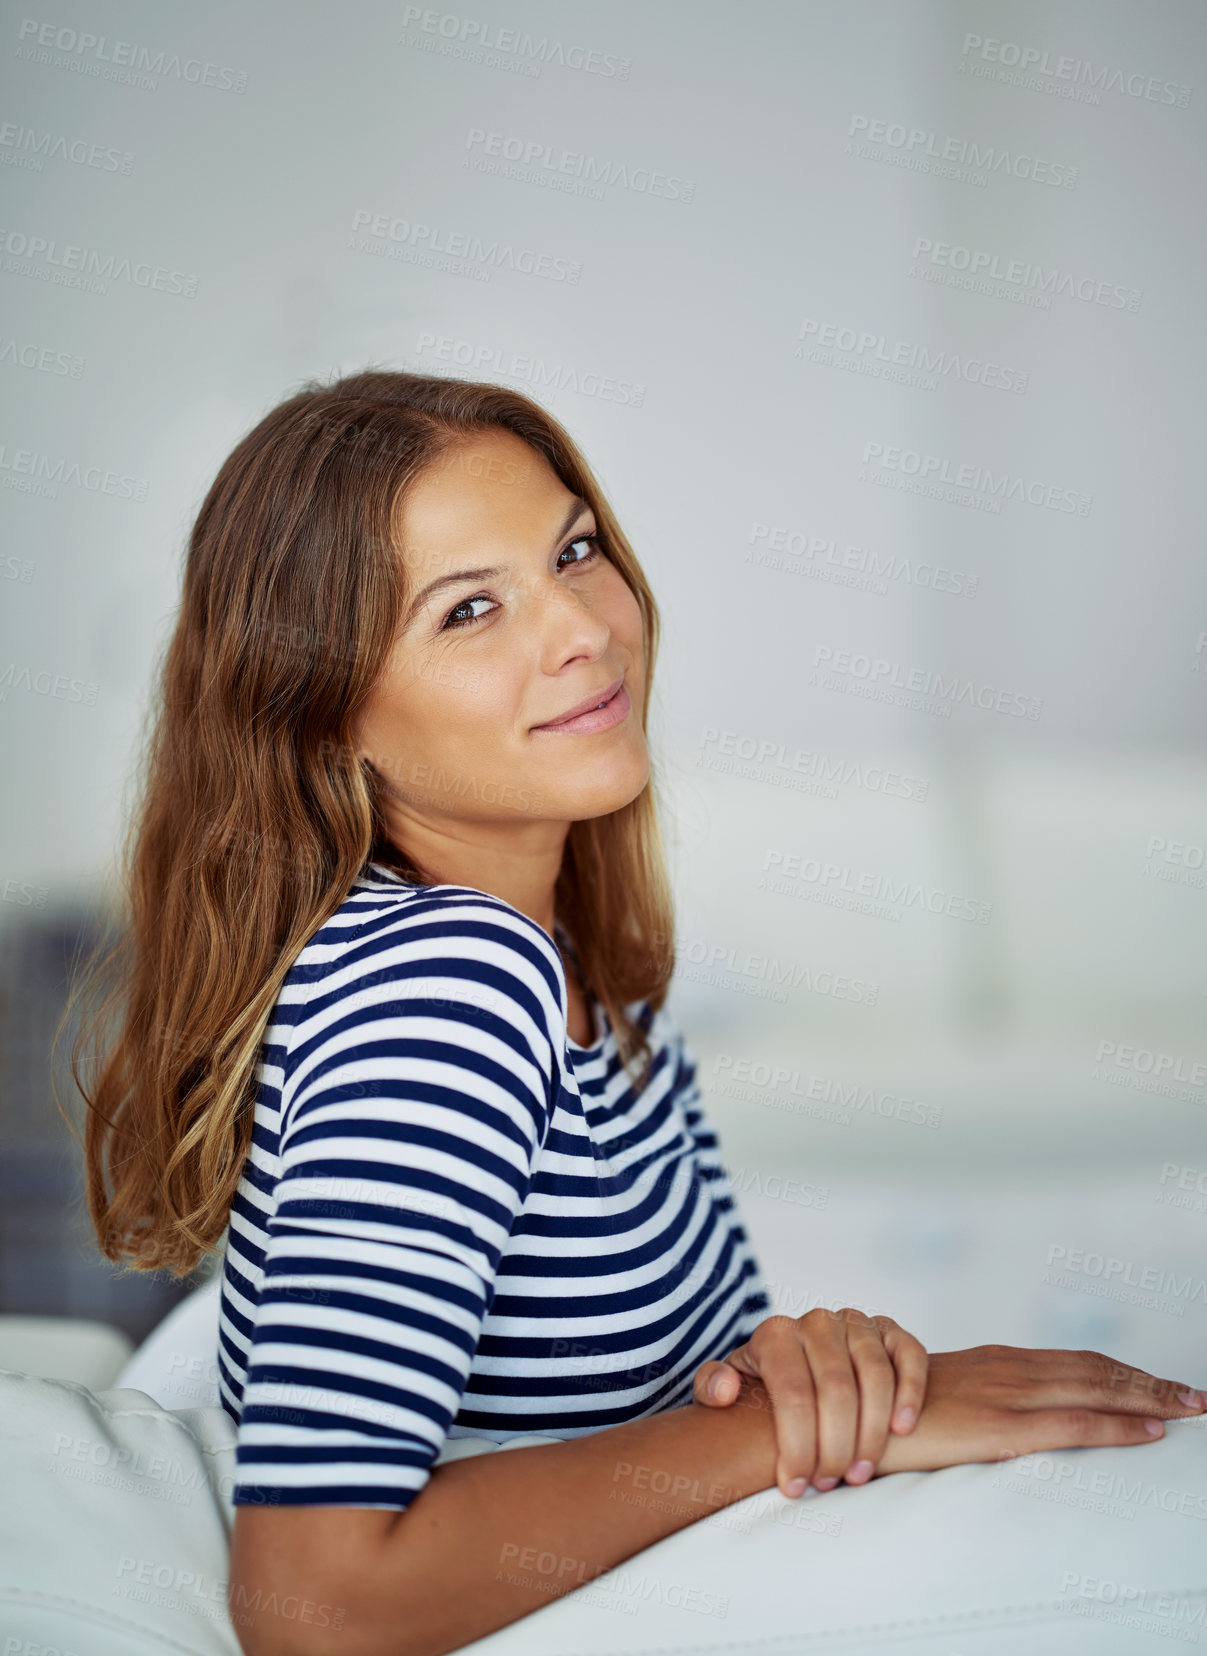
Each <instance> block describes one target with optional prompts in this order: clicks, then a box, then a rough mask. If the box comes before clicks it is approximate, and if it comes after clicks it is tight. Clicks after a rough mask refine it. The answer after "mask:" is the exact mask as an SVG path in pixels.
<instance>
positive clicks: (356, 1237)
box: [218, 862, 770, 1511]
mask: <svg viewBox="0 0 1207 1656" xmlns="http://www.w3.org/2000/svg"><path fill="white" fill-rule="evenodd" d="M558 936H559V939H560V940H562V941H563V946H564V947H566V949H567V951H568V952H569V951H570V943H569V940H568V939H566V938H565V934H564V932H562V931H561V929H560V927H559V928H558ZM626 1010H627V1011H628V1013H629V1015H630V1016H633V1017H635V1018H637V1020H638V1021H639V1022H640V1024H641V1026H642V1027H643V1028H644V1029H645V1030H646V1031H647V1034H648V1036H649V1040H650V1045H651V1050H652V1053H653V1062H652V1066H651V1072H650V1079H649V1080H648V1082H647V1084H646V1087H645V1090H644V1091H643V1092H642V1093H641V1094H640V1095H638V1094H637V1093H635V1092H634V1090H633V1088H632V1085H631V1083H630V1081H629V1078H628V1076H627V1074H626V1073H625V1071H624V1069H623V1068H622V1066H621V1063H620V1057H619V1053H618V1050H617V1046H616V1040H615V1035H614V1034H613V1032H612V1030H611V1028H610V1026H609V1025H608V1022H607V1019H606V1017H605V1015H604V1013H603V1011H602V1008H597V1009H596V1019H597V1021H596V1027H595V1036H596V1038H595V1042H594V1044H593V1045H592V1046H590V1047H582V1046H579V1045H577V1043H575V1042H573V1041H571V1040H570V1039H569V1036H568V1034H567V1029H566V1015H567V1014H566V986H565V974H564V971H563V968H562V962H561V958H560V956H559V954H558V949H557V947H556V945H555V944H554V942H553V940H552V939H551V938H550V937H549V935H548V934H547V933H546V932H545V931H544V929H543V928H542V927H540V926H538V925H537V924H536V922H535V921H533V920H531V919H529V918H528V916H526V915H524V914H521V913H520V912H519V911H518V910H516V909H514V908H512V907H511V905H510V904H508V903H505V902H504V901H503V900H502V899H500V898H497V897H493V896H491V895H489V894H487V893H484V892H481V891H476V890H474V889H472V888H470V887H467V886H456V885H439V886H427V887H424V886H415V885H409V884H407V883H406V882H404V881H402V880H401V879H399V878H398V877H397V876H396V875H395V874H393V873H392V871H390V870H388V869H386V868H384V867H383V866H382V865H380V864H378V863H375V862H370V863H368V864H366V865H365V867H364V868H363V869H362V870H361V873H360V874H359V875H358V877H357V879H356V881H355V882H354V884H353V886H352V889H351V891H350V892H349V895H348V897H347V898H346V899H345V901H344V902H343V904H342V905H341V906H340V908H339V909H338V910H337V911H336V913H335V914H334V915H333V916H332V917H331V918H330V919H329V920H328V921H326V922H325V924H324V925H323V926H322V927H320V928H319V930H318V931H317V932H316V933H315V935H314V936H313V937H312V938H311V940H310V941H309V943H307V945H306V947H305V948H304V949H303V950H302V952H301V954H300V955H299V956H298V959H297V960H296V961H295V962H294V964H293V967H292V968H291V970H290V972H289V975H288V977H287V978H286V981H285V983H284V985H283V987H282V989H281V992H280V995H279V996H278V999H277V1003H276V1006H275V1008H274V1010H273V1014H272V1018H271V1020H270V1023H269V1027H268V1029H267V1031H266V1033H265V1037H264V1042H263V1045H262V1048H261V1054H260V1062H259V1067H258V1071H257V1092H256V1103H255V1117H254V1128H253V1138H252V1145H251V1150H250V1153H249V1155H248V1158H247V1161H246V1163H245V1166H244V1170H243V1174H242V1177H241V1179H240V1183H239V1187H238V1190H237V1193H236V1196H235V1200H234V1203H233V1205H232V1208H231V1215H230V1224H229V1227H228V1231H227V1237H226V1243H225V1250H224V1254H223V1264H222V1280H221V1293H220V1300H219V1336H218V1339H219V1350H218V1377H219V1393H220V1398H221V1402H222V1406H223V1407H224V1408H225V1409H226V1411H227V1413H228V1414H229V1415H230V1416H231V1417H232V1418H233V1419H234V1420H235V1422H236V1423H237V1425H238V1436H237V1443H236V1487H235V1491H234V1501H235V1504H236V1505H247V1504H292V1505H338V1506H357V1507H362V1506H363V1507H381V1508H388V1509H391V1510H395V1511H398V1510H403V1509H405V1508H406V1507H407V1506H408V1505H409V1504H410V1502H411V1501H412V1500H413V1499H414V1497H415V1495H416V1494H418V1493H419V1491H420V1490H421V1489H422V1488H423V1486H424V1484H425V1483H426V1482H427V1480H428V1477H429V1476H430V1472H431V1467H432V1464H433V1462H434V1461H435V1459H436V1457H437V1456H438V1454H439V1453H440V1450H441V1447H442V1446H443V1444H444V1442H445V1440H446V1439H447V1438H456V1437H465V1436H478V1437H486V1438H490V1439H491V1440H493V1441H494V1442H496V1443H504V1442H506V1441H507V1440H508V1439H510V1438H512V1437H515V1436H517V1435H519V1434H530V1433H541V1434H548V1435H550V1436H554V1437H562V1438H567V1437H576V1436H580V1435H583V1434H585V1433H588V1432H594V1431H598V1430H600V1429H601V1428H604V1427H607V1426H611V1425H617V1424H620V1423H622V1422H625V1421H630V1420H637V1419H641V1418H643V1417H645V1416H648V1415H651V1414H654V1413H657V1412H658V1411H659V1410H662V1409H667V1408H674V1407H677V1406H679V1405H680V1404H684V1403H687V1402H688V1401H690V1397H691V1387H692V1380H693V1377H694V1375H695V1371H696V1369H697V1368H698V1367H699V1365H700V1364H701V1363H702V1362H704V1361H705V1360H706V1359H707V1358H709V1357H721V1356H724V1355H725V1353H726V1351H728V1350H729V1349H731V1348H732V1347H733V1346H734V1345H736V1344H738V1343H739V1342H740V1341H742V1340H744V1339H746V1338H748V1337H749V1335H750V1333H752V1332H753V1330H754V1328H755V1327H756V1326H757V1324H758V1323H759V1322H760V1321H762V1320H763V1318H764V1317H765V1316H766V1315H768V1312H769V1309H770V1302H769V1300H768V1296H767V1293H766V1290H765V1287H764V1285H763V1282H762V1278H761V1275H760V1272H759V1268H758V1265H757V1262H756V1260H755V1258H754V1255H753V1252H752V1250H751V1247H750V1244H749V1239H748V1237H747V1233H746V1231H745V1228H744V1226H743V1224H742V1222H741V1218H740V1215H739V1213H738V1210H737V1207H736V1204H735V1201H734V1197H733V1193H732V1190H731V1188H730V1185H729V1180H728V1177H727V1175H726V1173H725V1169H724V1166H723V1164H722V1161H721V1156H720V1146H719V1144H718V1140H717V1137H716V1134H715V1132H714V1131H713V1129H712V1127H711V1125H710V1123H709V1121H708V1119H707V1116H706V1114H705V1111H704V1108H703V1104H702V1101H701V1097H700V1091H699V1087H698V1084H697V1080H696V1063H695V1060H694V1058H693V1057H692V1055H691V1053H690V1050H689V1049H688V1047H687V1045H686V1043H685V1042H684V1040H683V1038H682V1036H681V1035H680V1034H679V1032H678V1031H677V1029H676V1028H675V1026H674V1024H673V1022H672V1020H671V1018H670V1016H669V1014H668V1013H667V1012H666V1010H665V1008H661V1009H659V1011H658V1012H656V1013H655V1012H653V1011H652V1010H651V1008H650V1007H649V1005H648V1003H647V1002H644V1001H638V1002H635V1003H633V1004H632V1005H630V1006H629V1007H628V1008H627V1009H626Z"/></svg>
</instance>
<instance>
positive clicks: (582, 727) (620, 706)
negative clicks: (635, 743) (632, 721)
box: [532, 673, 630, 736]
mask: <svg viewBox="0 0 1207 1656" xmlns="http://www.w3.org/2000/svg"><path fill="white" fill-rule="evenodd" d="M629 706H630V703H629V697H628V692H627V691H626V690H625V687H624V674H623V673H622V674H621V676H620V677H619V678H618V679H617V680H616V682H615V684H613V685H611V686H610V687H609V688H608V689H607V690H605V691H604V693H603V695H602V696H598V697H596V698H595V700H593V701H589V702H587V703H586V704H585V705H583V704H582V703H580V704H579V706H578V707H577V708H575V709H572V710H571V711H570V712H569V713H565V714H563V715H562V717H561V718H560V719H552V720H550V722H549V723H548V724H542V725H533V727H532V728H533V730H534V731H537V730H548V731H560V732H563V733H565V734H568V735H575V736H578V735H584V736H585V735H589V734H591V733H592V732H593V731H597V730H610V729H611V727H612V726H613V725H616V724H619V723H620V722H621V720H622V719H624V718H625V717H626V716H627V714H628V711H629Z"/></svg>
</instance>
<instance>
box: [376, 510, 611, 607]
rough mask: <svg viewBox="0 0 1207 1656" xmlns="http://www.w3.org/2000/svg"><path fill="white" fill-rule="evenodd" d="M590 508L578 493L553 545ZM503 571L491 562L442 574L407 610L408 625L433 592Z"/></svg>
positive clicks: (483, 579) (483, 578)
mask: <svg viewBox="0 0 1207 1656" xmlns="http://www.w3.org/2000/svg"><path fill="white" fill-rule="evenodd" d="M590 510H591V503H590V501H587V500H582V499H580V498H579V496H578V495H575V497H574V500H573V503H572V504H571V507H570V510H569V511H568V512H567V513H566V516H565V518H564V519H563V520H562V526H561V528H560V529H559V530H558V532H557V534H556V535H555V536H554V537H553V545H554V546H556V545H557V543H558V541H559V540H561V538H562V536H563V535H564V534H565V533H566V531H567V529H569V528H570V527H571V525H572V524H574V523H575V522H576V521H577V519H579V518H580V517H582V515H583V513H584V512H586V511H590ZM502 573H503V571H502V568H501V566H500V565H499V564H490V565H485V566H483V567H481V568H479V569H459V570H457V572H456V574H453V575H441V576H439V577H438V578H437V579H436V580H434V581H429V582H428V584H427V586H425V587H424V588H423V590H422V592H420V593H419V594H418V595H417V596H416V598H415V599H414V601H413V603H412V604H411V607H410V609H409V610H408V611H407V618H406V625H407V626H410V624H411V622H412V621H413V620H414V619H415V617H416V616H417V615H418V614H419V611H420V610H421V609H422V608H423V606H424V604H425V603H426V602H427V600H428V599H429V598H430V597H431V596H432V595H433V593H437V592H440V591H442V590H443V588H444V587H450V586H456V585H457V584H458V583H459V582H461V581H485V580H488V579H489V578H490V577H491V576H492V575H501V574H502Z"/></svg>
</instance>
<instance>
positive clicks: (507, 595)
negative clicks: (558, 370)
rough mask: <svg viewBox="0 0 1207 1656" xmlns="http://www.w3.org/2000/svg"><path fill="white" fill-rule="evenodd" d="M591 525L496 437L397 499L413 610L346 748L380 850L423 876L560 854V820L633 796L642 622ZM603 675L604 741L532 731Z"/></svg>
mask: <svg viewBox="0 0 1207 1656" xmlns="http://www.w3.org/2000/svg"><path fill="white" fill-rule="evenodd" d="M596 527H597V525H596V522H595V517H594V514H593V513H592V512H591V510H590V509H589V508H588V507H584V506H582V505H580V504H579V503H578V502H577V500H576V497H575V496H574V495H573V494H572V493H571V491H570V490H569V489H567V488H566V486H565V485H564V484H563V483H562V482H561V481H560V480H559V478H558V477H557V475H556V474H555V473H554V471H553V470H552V468H551V467H550V465H549V463H548V462H547V461H546V460H545V458H544V457H543V456H542V455H540V454H538V453H537V452H536V451H535V450H534V449H531V448H530V447H529V446H528V445H527V444H526V443H525V442H523V441H522V440H521V439H520V438H519V437H517V436H515V435H514V433H512V432H510V431H507V430H505V429H503V428H501V427H490V428H489V429H488V430H485V431H481V432H477V433H474V434H473V435H472V436H471V437H468V438H466V439H464V440H462V441H461V442H459V443H458V445H457V446H456V447H455V448H454V449H453V450H451V451H449V452H448V453H446V454H444V455H442V456H441V457H440V459H439V460H438V461H436V462H435V464H434V466H433V467H431V468H430V469H429V470H428V471H427V472H425V473H424V474H423V475H422V476H421V477H420V478H419V480H418V481H417V483H416V484H415V485H414V487H413V488H412V489H411V491H410V492H409V493H408V495H407V497H406V499H405V502H404V504H403V506H402V510H401V513H400V544H401V547H402V553H403V557H404V559H405V563H406V571H407V580H408V588H409V600H410V606H411V607H410V609H409V611H408V612H404V616H403V622H402V630H401V632H400V633H399V636H398V638H397V640H396V642H395V646H394V650H393V653H392V655H391V657H390V658H389V661H388V663H387V667H386V670H385V673H384V675H383V677H382V678H381V679H380V680H379V681H378V684H377V685H376V687H375V689H374V692H373V695H372V698H371V700H370V702H369V704H368V705H367V707H366V708H365V709H364V710H363V712H362V716H361V717H360V719H359V720H358V721H357V727H356V740H357V743H358V751H359V752H360V753H361V755H362V756H363V757H365V758H367V759H369V760H370V761H371V763H372V764H373V766H374V767H375V768H376V770H377V771H378V772H379V773H380V774H381V776H382V777H383V779H384V780H385V782H386V783H387V785H388V789H389V795H388V801H387V825H388V831H389V836H390V839H391V840H392V841H393V842H394V843H395V844H397V845H399V846H400V847H402V848H404V849H405V850H407V851H409V852H411V853H412V855H413V856H414V857H415V858H416V859H417V860H418V861H419V863H420V864H421V865H423V864H424V863H425V862H428V863H429V864H430V866H433V867H436V868H439V867H440V864H441V860H442V856H441V853H442V852H443V853H455V850H456V849H458V848H462V849H464V850H466V851H470V850H471V849H472V850H473V851H476V852H477V853H478V854H479V855H480V854H481V853H482V852H483V851H485V850H487V849H488V848H489V847H490V846H492V845H493V846H497V847H498V848H499V849H500V850H504V849H511V850H514V851H521V852H535V853H542V852H549V853H554V852H555V853H556V856H557V858H558V859H560V853H561V848H562V846H563V844H564V840H565V835H566V832H567V831H568V828H569V824H570V823H571V822H572V821H576V820H579V819H582V818H586V817H596V816H602V815H604V814H605V813H607V812H609V811H614V810H616V809H618V808H619V807H620V806H622V805H626V804H627V803H628V802H629V801H630V800H631V799H633V798H635V797H636V795H637V794H639V793H640V792H641V790H642V788H643V787H644V786H645V783H646V780H647V778H648V775H649V753H648V750H647V747H646V741H645V733H644V731H643V729H642V724H641V709H642V705H643V701H644V696H645V673H646V663H645V658H644V645H643V639H642V630H641V612H640V610H639V608H638V604H637V600H636V598H635V597H634V595H633V593H632V592H631V591H630V590H629V588H628V586H627V585H626V583H625V581H624V580H623V578H622V576H621V574H620V571H619V570H618V569H617V568H616V566H615V565H614V564H613V563H612V562H610V560H609V559H608V558H607V556H606V555H605V552H604V550H603V548H602V546H600V545H599V544H597V543H596V542H593V541H591V540H590V539H589V538H588V537H590V536H591V535H592V534H593V533H594V531H595V529H596ZM617 680H622V681H623V682H622V684H621V689H620V691H619V692H618V694H617V696H616V697H615V699H614V701H613V703H612V704H611V705H610V706H609V707H608V708H607V709H605V711H604V713H603V714H595V715H594V721H595V723H596V724H597V725H598V726H600V727H601V728H595V729H590V728H587V727H586V725H585V724H584V725H583V726H580V727H578V728H567V729H562V730H557V729H543V728H541V727H542V726H545V725H548V724H549V723H550V721H553V720H558V719H561V718H562V717H563V716H564V715H565V714H566V713H567V712H569V711H570V710H571V709H572V708H576V707H578V706H579V705H580V704H583V703H591V704H593V703H597V702H599V701H602V700H603V698H604V697H605V696H606V695H607V694H608V692H609V690H610V689H611V687H612V685H613V684H615V683H616V681H617ZM626 698H627V706H626ZM443 860H444V862H445V864H446V865H448V864H449V856H448V855H447V854H446V855H445V856H444V858H443ZM555 871H556V870H555Z"/></svg>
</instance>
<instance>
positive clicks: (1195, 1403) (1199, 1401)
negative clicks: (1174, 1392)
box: [1178, 1391, 1203, 1409]
mask: <svg viewBox="0 0 1207 1656" xmlns="http://www.w3.org/2000/svg"><path fill="white" fill-rule="evenodd" d="M1178 1399H1179V1401H1180V1402H1182V1403H1185V1405H1186V1407H1187V1408H1188V1409H1201V1408H1202V1407H1203V1394H1202V1392H1197V1391H1183V1392H1179V1393H1178Z"/></svg>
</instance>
